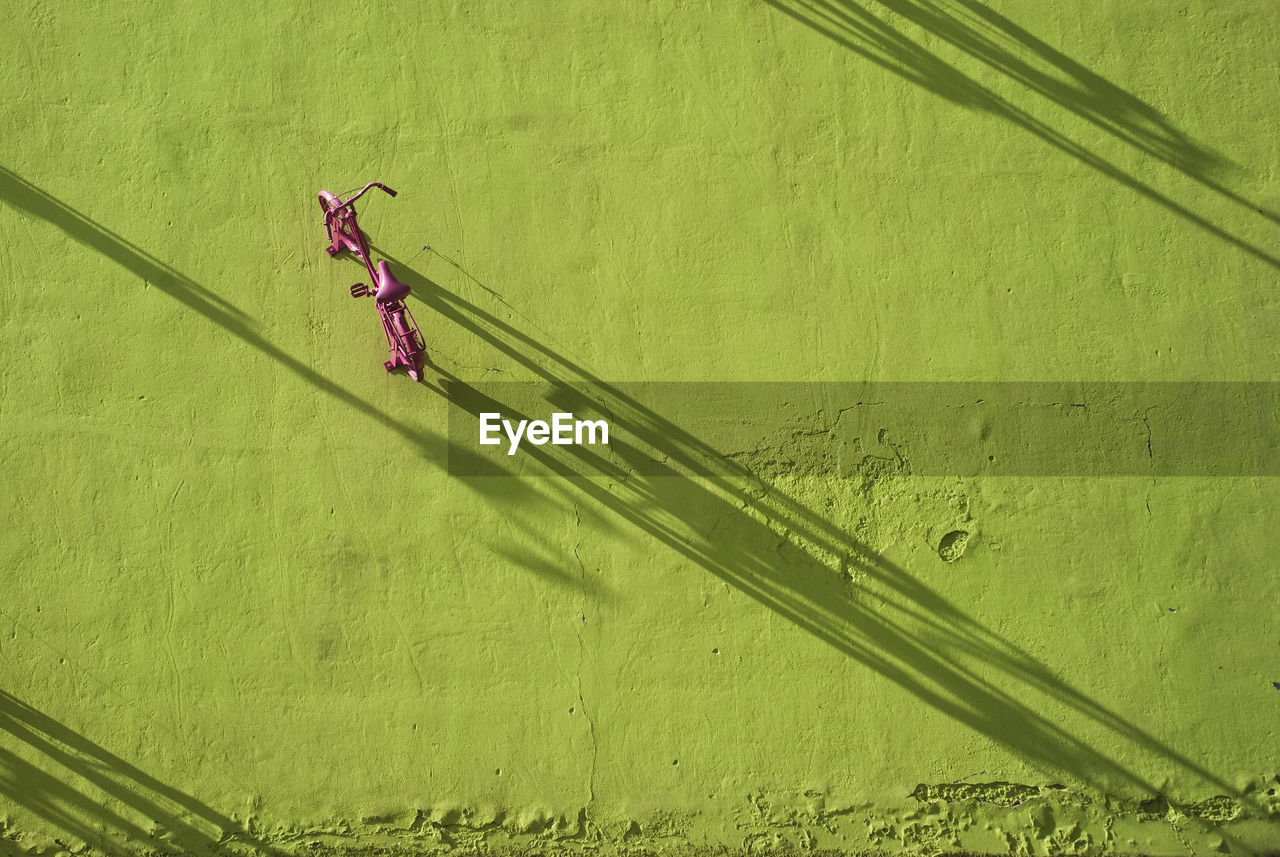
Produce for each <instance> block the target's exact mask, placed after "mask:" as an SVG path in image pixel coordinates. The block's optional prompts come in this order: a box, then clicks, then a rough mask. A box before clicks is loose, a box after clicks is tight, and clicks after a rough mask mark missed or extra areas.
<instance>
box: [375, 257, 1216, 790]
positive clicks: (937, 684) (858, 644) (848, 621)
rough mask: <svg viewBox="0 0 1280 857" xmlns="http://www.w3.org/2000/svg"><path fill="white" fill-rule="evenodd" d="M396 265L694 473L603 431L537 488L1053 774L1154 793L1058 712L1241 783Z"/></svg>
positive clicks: (479, 396) (716, 456) (485, 405)
mask: <svg viewBox="0 0 1280 857" xmlns="http://www.w3.org/2000/svg"><path fill="white" fill-rule="evenodd" d="M392 262H393V264H396V265H397V271H398V272H399V275H400V276H401V277H402V278H403V279H404V280H405V281H406V282H409V283H411V285H412V286H413V288H414V294H416V295H417V296H418V297H419V298H420V299H421V300H423V301H424V302H425V303H426V304H427V305H428V306H430V307H432V308H433V309H435V310H436V311H437V312H438V313H439V314H440V315H441V316H442V317H444V318H445V319H447V320H449V321H451V322H453V323H455V324H457V325H458V326H459V327H460V328H461V329H462V330H464V331H467V332H468V333H470V334H472V335H475V336H477V337H479V338H480V339H482V340H483V341H485V342H487V343H488V344H489V345H490V346H492V347H493V348H494V349H495V350H496V351H497V352H499V353H501V354H504V355H506V356H507V357H508V358H510V359H511V360H512V361H514V362H515V363H516V364H518V365H519V366H521V367H523V368H525V369H527V370H529V371H530V372H531V373H533V374H534V375H535V376H536V377H538V378H541V379H542V380H544V381H546V382H548V383H550V384H552V385H554V386H555V388H556V389H557V391H558V396H559V397H560V398H558V399H557V408H558V409H560V408H563V409H566V410H572V409H573V404H574V402H573V401H572V396H573V395H574V394H575V393H577V394H578V395H580V396H583V397H584V398H585V397H590V401H589V402H584V404H587V405H589V409H591V410H594V411H595V412H598V413H608V414H610V415H611V425H615V426H616V427H617V437H619V438H625V437H629V436H630V437H635V438H636V439H637V440H638V441H639V442H642V443H644V444H645V445H647V446H648V447H650V448H652V449H656V450H658V451H659V453H660V454H661V455H663V456H665V458H666V460H667V461H669V462H670V465H671V471H670V472H671V475H681V476H686V477H688V476H693V477H697V478H694V479H690V478H683V479H667V478H662V477H642V476H640V475H638V474H636V473H635V472H633V471H632V470H631V469H629V468H628V467H627V465H626V462H627V461H628V460H632V459H633V457H635V456H641V455H645V453H643V452H642V451H641V450H639V449H628V448H627V441H625V440H622V441H618V440H613V439H611V441H610V447H609V448H608V449H609V453H608V455H607V457H606V455H604V454H598V453H596V452H594V451H588V448H587V447H578V446H570V447H557V448H555V450H550V448H549V447H530V448H529V449H528V451H527V454H528V455H530V456H532V457H534V458H536V460H537V461H538V463H539V464H541V465H542V466H543V467H545V468H546V469H547V470H548V471H549V472H551V473H553V474H555V475H557V476H559V477H562V478H561V479H559V480H549V481H552V482H557V483H562V484H563V486H564V487H562V488H561V489H560V490H562V491H563V492H564V493H565V496H566V497H573V498H577V497H586V498H588V499H590V500H592V501H594V503H595V504H597V505H598V506H599V507H601V508H602V509H604V510H606V511H608V512H609V513H610V514H612V515H613V516H616V518H617V519H619V520H621V521H623V522H625V523H627V524H629V525H631V526H633V527H635V528H637V529H638V530H640V531H643V532H645V533H647V534H649V535H650V536H652V537H654V538H655V539H657V540H658V541H659V542H661V543H663V544H665V545H667V546H668V547H669V548H671V549H672V550H674V551H676V552H677V553H679V554H680V555H682V556H684V557H685V558H687V559H688V560H689V561H691V562H693V563H695V564H696V565H698V566H700V567H702V568H703V569H705V570H706V571H708V572H710V573H711V574H713V575H715V576H716V577H718V578H719V579H721V580H723V581H724V582H726V583H728V584H730V585H731V586H733V587H735V588H736V589H737V590H739V591H740V592H742V593H744V594H746V595H747V596H749V597H751V598H752V599H754V600H756V601H757V602H759V603H761V604H762V605H764V606H766V607H768V608H769V609H770V610H772V611H774V612H775V613H777V614H778V615H780V616H783V617H785V618H786V619H787V620H789V621H790V622H792V623H794V624H795V625H796V626H797V627H799V628H802V629H804V630H805V631H807V632H809V633H810V634H812V635H813V636H815V637H816V638H818V639H820V640H822V641H824V642H825V643H827V644H829V645H830V646H832V647H833V648H835V649H836V650H838V651H840V652H841V653H843V654H844V655H846V656H848V657H850V658H852V659H854V660H855V661H857V662H859V663H861V664H863V665H865V666H866V667H868V668H870V669H871V670H873V671H874V672H876V673H878V674H879V675H881V676H883V677H884V678H886V679H888V680H890V681H892V682H894V683H895V684H897V685H898V686H899V687H901V688H902V689H904V690H906V691H907V692H909V693H910V694H912V695H913V696H914V697H915V698H916V699H918V700H919V701H920V702H921V703H923V704H925V705H928V706H929V707H931V708H933V709H935V710H937V711H939V712H942V713H944V714H946V715H947V716H949V717H952V718H954V719H955V720H956V721H958V722H960V723H962V724H964V725H965V726H967V727H969V728H971V729H973V730H975V731H976V732H978V733H980V734H982V735H984V736H986V737H987V738H988V739H990V740H992V741H994V742H996V743H998V744H1001V745H1003V746H1005V747H1007V748H1009V749H1010V750H1011V751H1013V752H1014V753H1015V754H1016V755H1018V756H1020V757H1022V758H1023V759H1025V760H1027V761H1028V762H1030V763H1032V764H1033V765H1036V766H1037V767H1040V768H1041V769H1042V770H1045V771H1047V772H1050V771H1051V772H1054V773H1053V775H1054V776H1057V775H1058V774H1063V775H1066V776H1069V777H1072V778H1074V779H1075V780H1076V781H1077V782H1079V783H1081V784H1087V785H1089V786H1091V787H1094V788H1097V789H1100V790H1102V791H1104V792H1109V793H1119V794H1124V793H1131V792H1133V791H1135V790H1136V791H1138V792H1142V793H1158V792H1159V790H1160V789H1159V786H1158V785H1157V784H1156V783H1153V782H1150V781H1149V780H1147V779H1146V778H1145V777H1144V776H1142V775H1141V774H1139V773H1137V772H1136V769H1135V768H1134V767H1133V765H1132V764H1131V763H1127V762H1124V761H1121V760H1119V759H1116V758H1111V757H1109V756H1108V755H1107V754H1105V753H1103V752H1101V751H1099V750H1097V749H1095V748H1094V746H1093V745H1092V743H1091V742H1090V741H1089V740H1086V739H1085V738H1083V737H1081V736H1080V735H1079V734H1075V733H1073V732H1072V731H1070V730H1069V728H1068V727H1067V726H1066V725H1063V723H1062V715H1063V714H1065V713H1068V712H1069V713H1070V714H1071V716H1072V719H1073V720H1074V721H1076V722H1077V723H1079V724H1082V726H1081V727H1080V728H1082V729H1086V730H1087V731H1089V732H1092V733H1096V734H1100V735H1103V734H1105V735H1107V736H1108V740H1109V741H1110V742H1112V743H1113V744H1115V745H1117V746H1119V747H1121V748H1123V749H1124V751H1125V753H1126V756H1127V757H1130V758H1133V759H1135V760H1136V759H1138V758H1144V759H1146V760H1147V761H1150V760H1153V759H1154V760H1156V761H1158V763H1159V764H1161V765H1163V766H1165V767H1166V768H1171V769H1173V770H1176V771H1177V772H1178V773H1179V774H1182V775H1187V776H1192V777H1194V778H1196V780H1197V781H1198V782H1199V783H1200V784H1201V786H1202V787H1211V788H1214V789H1218V790H1220V791H1222V792H1224V793H1232V794H1234V793H1236V792H1237V790H1236V789H1234V788H1233V787H1232V786H1231V785H1230V784H1228V783H1226V782H1225V781H1223V780H1222V778H1220V777H1218V776H1215V775H1214V774H1212V773H1211V772H1210V771H1208V770H1206V769H1205V768H1204V767H1203V766H1201V765H1199V764H1198V763H1196V762H1195V761H1193V760H1192V759H1190V758H1188V757H1187V756H1185V755H1183V754H1181V753H1179V752H1177V751H1175V750H1174V749H1172V748H1170V747H1168V746H1166V745H1165V744H1163V743H1162V742H1161V741H1159V740H1158V739H1157V738H1155V737H1154V736H1152V735H1150V734H1148V733H1147V732H1145V731H1144V730H1142V729H1141V728H1139V727H1138V726H1136V725H1134V724H1132V723H1130V722H1128V721H1127V720H1125V719H1124V718H1122V717H1121V716H1120V715H1118V714H1116V713H1115V712H1113V711H1111V710H1109V709H1107V708H1106V707H1104V706H1103V705H1101V704H1100V703H1098V702H1096V701H1094V700H1092V699H1090V698H1089V697H1088V696H1086V695H1085V694H1084V693H1082V692H1081V691H1079V690H1078V689H1076V688H1074V687H1072V686H1071V685H1069V684H1068V683H1067V682H1066V681H1064V680H1063V679H1062V678H1060V677H1059V676H1057V675H1056V674H1055V673H1054V672H1053V671H1052V670H1050V669H1049V668H1048V667H1046V666H1045V665H1043V664H1041V663H1040V662H1038V661H1037V660H1036V659H1034V658H1033V657H1031V656H1030V655H1029V654H1027V653H1026V652H1025V651H1023V650H1021V649H1020V648H1018V647H1017V646H1015V645H1013V644H1012V643H1010V642H1009V641H1007V640H1005V639H1004V638H1002V637H1001V636H999V635H998V634H996V633H994V632H993V631H991V630H989V629H987V628H984V627H982V626H981V625H980V624H978V623H977V622H976V621H975V620H974V619H972V618H971V617H969V616H968V615H967V614H965V613H963V612H962V611H961V610H960V609H959V608H957V607H956V606H955V605H954V604H952V603H950V602H949V601H947V600H946V599H945V598H943V597H942V596H941V595H940V594H938V593H937V592H935V591H934V590H932V589H930V588H929V587H928V586H926V585H925V584H924V583H922V582H921V581H919V580H918V579H916V578H914V577H913V576H911V575H910V574H908V573H907V572H906V571H905V570H904V569H902V568H900V567H898V566H896V565H894V564H893V563H891V562H889V561H887V560H886V559H884V558H883V557H881V556H879V555H877V554H876V553H875V552H874V551H872V550H871V549H869V548H868V547H867V546H866V545H863V544H861V543H860V542H858V541H856V540H855V539H853V538H851V537H850V536H849V535H847V534H846V533H845V532H843V531H842V530H841V529H840V528H839V527H838V526H836V525H835V524H833V523H832V522H830V521H828V520H827V519H826V518H825V517H823V516H822V515H820V514H818V513H816V512H814V511H812V510H811V509H809V508H808V507H806V506H805V505H804V504H802V503H800V502H799V501H797V500H795V499H794V498H792V497H790V496H788V495H786V494H785V493H783V492H782V491H780V490H778V488H777V487H776V486H769V485H766V484H764V483H763V482H761V481H760V480H759V479H757V478H756V477H755V476H754V474H752V473H751V472H750V471H749V470H748V469H747V468H745V467H742V466H741V465H734V464H733V463H732V462H727V461H726V460H725V457H724V456H723V455H721V454H720V453H718V452H717V451H716V450H714V449H712V448H711V447H709V446H708V445H707V444H705V443H703V442H702V441H700V440H698V439H697V438H696V437H693V436H691V435H689V434H688V433H687V432H685V431H684V430H682V429H681V428H680V427H678V426H676V425H673V424H671V423H670V422H669V421H667V420H665V419H663V418H662V417H661V416H660V415H658V414H656V413H654V412H652V411H651V410H650V409H648V408H647V407H645V406H644V405H643V404H642V403H640V402H637V401H634V400H633V399H631V398H629V397H628V396H627V395H626V394H624V393H622V392H621V391H619V390H617V388H615V387H613V386H611V385H609V384H608V383H607V382H604V381H602V380H601V379H599V378H596V377H594V376H593V375H591V374H590V373H589V372H588V371H587V370H586V369H584V368H583V367H582V366H579V365H577V364H575V363H573V362H572V361H570V360H569V359H567V358H565V357H562V356H560V355H558V354H556V353H555V352H553V351H551V350H550V349H548V348H546V347H545V346H542V345H541V344H539V343H538V342H537V341H536V340H534V339H533V338H532V337H530V336H529V335H528V334H526V333H524V332H522V331H520V330H517V329H516V328H514V327H512V326H511V325H510V324H508V323H507V322H505V321H503V320H501V319H499V318H497V317H496V316H494V315H493V314H491V313H489V312H487V311H485V310H483V309H481V308H480V307H478V306H476V305H475V304H473V303H471V302H470V301H468V300H466V299H465V298H462V297H460V296H459V295H457V294H455V293H453V292H450V291H448V290H446V289H444V288H443V287H441V286H439V285H438V284H436V283H434V282H432V281H431V280H429V279H427V278H426V277H424V276H422V275H420V274H418V273H416V272H415V271H413V270H412V269H409V268H407V267H406V266H405V265H403V264H401V263H399V262H397V261H396V260H394V259H392ZM440 371H441V374H442V375H443V376H444V381H443V382H442V386H441V388H440V391H441V392H443V394H444V395H445V396H447V397H448V398H449V400H450V401H451V402H452V403H453V405H454V406H455V407H458V408H461V409H463V410H464V411H465V412H466V413H469V414H471V415H472V416H474V417H477V418H478V415H479V414H480V413H484V412H499V413H502V414H503V415H504V416H508V415H509V416H510V417H511V418H513V419H519V418H520V417H521V416H522V414H520V413H519V412H518V409H513V408H511V407H509V403H503V402H497V401H494V400H492V399H491V398H490V397H489V396H488V394H487V393H485V392H484V391H483V390H480V389H478V388H475V387H472V386H471V385H469V384H467V383H466V382H465V381H463V380H461V379H459V378H458V377H456V376H454V375H453V374H452V373H449V372H447V371H444V370H440ZM585 390H590V391H591V392H583V391H585ZM451 454H452V453H451ZM601 477H603V478H601ZM513 481H514V480H513ZM569 486H572V489H573V490H572V493H571V492H570V487H569Z"/></svg>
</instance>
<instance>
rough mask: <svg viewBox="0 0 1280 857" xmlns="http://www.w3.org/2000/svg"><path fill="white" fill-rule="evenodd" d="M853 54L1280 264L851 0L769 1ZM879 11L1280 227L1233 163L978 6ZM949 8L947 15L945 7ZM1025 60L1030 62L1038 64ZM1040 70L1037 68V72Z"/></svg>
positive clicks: (911, 2)
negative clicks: (1249, 194) (1234, 177)
mask: <svg viewBox="0 0 1280 857" xmlns="http://www.w3.org/2000/svg"><path fill="white" fill-rule="evenodd" d="M763 2H765V3H767V4H768V5H769V6H771V7H773V8H774V9H776V10H777V11H779V12H781V13H782V14H784V15H786V16H788V17H790V18H792V19H793V20H796V21H798V22H800V23H801V24H803V25H805V26H806V27H809V28H810V29H812V30H814V31H815V32H817V33H819V34H821V35H823V36H825V37H826V38H828V39H830V40H831V41H833V42H835V43H836V44H838V45H841V46H842V47H844V48H846V49H848V50H850V51H851V52H853V53H854V54H856V55H858V56H860V57H862V58H864V59H866V60H869V61H871V62H872V63H874V64H876V65H878V66H879V67H881V68H883V69H886V70H887V71H890V72H892V73H894V74H896V75H898V76H899V77H902V78H904V79H905V80H907V81H908V82H910V83H913V84H915V85H917V86H920V87H922V88H924V89H926V90H928V91H930V92H932V93H934V94H935V95H938V96H940V97H942V98H945V99H947V100H948V101H951V102H954V103H956V104H959V105H961V106H965V107H969V108H971V109H977V110H982V111H984V112H987V113H990V114H991V115H994V116H998V117H1000V118H1001V119H1004V120H1005V121H1008V122H1010V123H1013V124H1015V125H1018V126H1019V127H1021V128H1023V129H1024V130H1026V131H1028V132H1029V133H1031V134H1033V135H1034V136H1036V137H1038V138H1039V139H1040V140H1042V141H1043V142H1045V143H1047V144H1048V145H1050V146H1052V147H1053V148H1055V149H1057V150H1058V151H1060V152H1062V153H1064V154H1067V155H1069V156H1071V157H1073V158H1075V159H1076V160H1078V161H1080V162H1081V163H1083V164H1085V165H1086V166H1089V167H1091V168H1092V169H1094V170H1096V171H1097V172H1099V173H1101V174H1102V175H1104V176H1107V177H1108V178H1111V179H1113V180H1115V181H1117V182H1119V183H1120V184H1122V185H1124V186H1125V187H1127V188H1129V189H1130V190H1133V191H1135V192H1136V193H1138V194H1139V195H1141V196H1143V197H1146V198H1147V199H1148V200H1150V201H1152V202H1154V203H1157V204H1158V205H1161V206H1162V207H1164V208H1165V209H1166V210H1168V211H1170V212H1171V213H1173V214H1175V215H1177V216H1179V217H1181V218H1182V219H1184V220H1186V221H1188V222H1189V223H1192V224H1194V225H1196V226H1197V227H1199V228H1201V229H1203V230H1205V231H1207V232H1208V233H1210V234H1211V235H1214V236H1215V237H1217V238H1219V239H1222V240H1224V241H1226V242H1228V243H1230V244H1232V245H1234V246H1235V247H1237V248H1238V249H1240V250H1243V251H1245V252H1246V253H1248V254H1250V255H1252V256H1254V257H1255V258H1257V259H1260V260H1261V261H1263V262H1266V263H1267V264H1269V265H1271V266H1273V267H1280V257H1277V256H1275V255H1274V254H1273V253H1272V252H1270V251H1268V250H1266V249H1263V248H1261V247H1259V246H1257V245H1256V244H1253V243H1251V242H1250V241H1248V240H1246V239H1244V238H1242V237H1240V236H1239V235H1236V234H1234V233H1232V232H1231V231H1229V230H1227V229H1225V228H1223V227H1221V226H1218V225H1217V224H1215V223H1213V222H1211V221H1210V220H1208V219H1207V218H1206V217H1204V216H1202V215H1200V214H1197V213H1196V212H1194V211H1192V210H1191V209H1189V208H1187V207H1186V206H1185V205H1183V204H1181V203H1179V202H1177V201H1176V200H1174V199H1173V198H1172V197H1170V196H1168V195H1167V194H1164V193H1161V192H1160V191H1158V190H1156V189H1155V188H1154V187H1153V186H1151V185H1150V184H1147V183H1145V182H1143V181H1142V180H1140V179H1139V178H1137V177H1136V176H1134V175H1132V174H1131V173H1129V172H1126V171H1125V170H1123V169H1121V168H1120V167H1118V166H1116V165H1115V164H1113V163H1112V162H1111V161H1109V160H1107V159H1105V158H1104V157H1102V156H1101V155H1099V154H1097V153H1096V152H1095V151H1093V150H1092V149H1090V148H1089V147H1087V146H1086V145H1085V144H1084V143H1082V142H1080V141H1078V140H1075V139H1072V138H1071V137H1069V136H1068V135H1067V134H1064V133H1063V132H1061V131H1059V130H1057V129H1056V128H1054V127H1053V126H1051V125H1049V124H1048V123H1047V122H1044V121H1042V120H1040V119H1037V118H1035V117H1034V116H1032V115H1031V114H1030V113H1029V112H1027V111H1026V110H1024V109H1022V108H1020V107H1018V106H1016V105H1014V104H1013V103H1012V102H1010V101H1009V100H1007V99H1005V98H1003V97H1001V96H1000V95H998V94H997V93H996V92H995V91H994V90H992V89H990V88H988V87H987V86H984V85H983V84H981V83H979V82H978V81H977V80H975V79H974V78H973V77H970V76H969V75H967V74H965V73H964V72H963V71H961V70H960V69H959V68H957V67H956V66H955V65H953V64H951V63H950V62H948V61H946V60H944V59H942V58H941V57H939V56H938V55H937V54H935V53H932V52H931V51H929V50H927V49H925V48H924V47H922V46H921V45H920V44H919V43H918V42H916V41H915V40H913V39H912V38H910V37H909V36H908V35H906V34H905V33H904V32H903V31H902V30H900V29H899V28H897V27H895V26H894V25H892V24H890V23H889V22H888V21H886V20H884V19H882V18H880V17H879V16H877V15H875V14H872V12H871V11H870V10H869V9H868V8H867V7H866V6H864V5H861V4H859V3H857V2H853V0H763ZM875 2H876V3H878V4H879V5H880V6H882V7H883V8H885V9H887V10H889V11H890V12H892V13H893V14H895V15H897V16H899V17H901V18H903V19H905V20H906V21H909V22H911V23H913V24H915V25H917V26H919V27H920V28H922V29H923V30H925V31H926V32H928V33H929V34H931V35H932V36H934V37H936V38H938V39H940V40H942V41H944V42H946V43H948V44H950V45H952V46H953V47H955V48H957V49H959V50H961V51H963V52H964V53H965V54H967V55H968V56H970V57H972V58H973V59H975V60H977V61H979V62H981V63H982V64H984V65H986V66H987V67H989V68H992V69H994V70H996V71H998V72H999V73H1001V74H1002V75H1004V76H1005V77H1007V78H1009V79H1010V80H1013V81H1015V82H1016V83H1018V84H1019V85H1021V86H1023V87H1025V88H1026V89H1027V90H1029V91H1030V92H1032V93H1034V94H1036V95H1038V96H1040V97H1041V98H1043V99H1045V100H1047V101H1048V102H1050V103H1052V104H1055V105H1057V106H1058V107H1061V108H1063V109H1065V110H1066V111H1068V112H1069V113H1071V114H1072V115H1074V116H1076V117H1078V118H1080V119H1083V120H1085V121H1087V122H1089V123H1090V124H1092V125H1094V126H1095V127H1097V128H1099V129H1101V130H1103V131H1105V132H1107V133H1108V134H1110V135H1112V136H1113V137H1115V138H1116V139H1118V140H1120V141H1121V142H1123V143H1124V144H1126V145H1128V146H1131V147H1132V148H1134V149H1136V150H1137V151H1139V152H1141V153H1143V154H1145V155H1147V156H1150V157H1152V158H1155V159H1157V160H1159V161H1160V162H1161V163H1164V164H1166V165H1168V166H1169V167H1171V168H1173V169H1175V170H1177V171H1178V172H1180V173H1181V174H1183V175H1185V176H1187V177H1188V178H1190V179H1192V180H1194V181H1196V182H1197V183H1199V184H1200V185H1202V186H1204V187H1206V188H1208V189H1209V190H1211V191H1213V192H1214V193H1216V194H1219V195H1220V196H1222V197H1224V198H1226V199H1229V200H1231V201H1232V202H1233V203H1236V204H1238V205H1240V206H1243V207H1244V208H1247V209H1248V210H1249V211H1251V212H1254V213H1257V214H1261V215H1262V216H1263V217H1264V218H1266V219H1267V220H1269V221H1271V222H1273V223H1280V213H1277V212H1273V211H1268V210H1265V209H1263V208H1262V207H1261V206H1259V205H1258V204H1257V203H1255V202H1254V201H1252V200H1250V199H1248V198H1246V197H1244V196H1243V195H1241V194H1239V193H1237V192H1235V191H1233V190H1231V189H1230V188H1228V187H1227V186H1226V185H1225V184H1223V183H1222V182H1221V181H1220V180H1219V179H1218V178H1216V175H1217V174H1218V173H1220V172H1223V171H1225V170H1227V169H1228V168H1230V167H1232V166H1233V165H1232V164H1231V162H1230V161H1229V160H1228V159H1227V158H1225V157H1224V156H1223V155H1222V154H1220V153H1218V152H1216V151H1214V150H1213V149H1211V148H1209V147H1207V146H1205V145H1202V144H1200V143H1198V142H1196V141H1195V140H1194V139H1192V138H1191V137H1190V136H1189V135H1187V134H1185V133H1184V132H1182V131H1180V130H1179V129H1178V128H1176V127H1175V126H1174V125H1173V124H1172V123H1171V122H1170V121H1169V120H1168V118H1167V117H1166V116H1164V115H1163V114H1162V113H1160V112H1159V111H1158V110H1156V109H1155V108H1154V107H1152V106H1151V105H1149V104H1147V103H1146V102H1144V101H1142V100H1141V99H1139V98H1137V97H1136V96H1134V95H1132V94H1130V93H1129V92H1127V91H1125V90H1123V89H1121V88H1120V87H1118V86H1116V85H1115V84H1112V83H1110V82H1109V81H1107V80H1106V79H1105V78H1103V77H1102V76H1101V75H1098V74H1096V73H1095V72H1093V71H1091V70H1089V69H1088V68H1086V67H1085V66H1083V65H1081V64H1080V63H1078V62H1076V61H1074V60H1072V59H1070V58H1069V57H1067V56H1066V55H1065V54H1063V53H1061V52H1060V51H1058V50H1056V49H1054V48H1052V47H1051V46H1049V45H1048V44H1047V43H1045V42H1043V41H1041V40H1040V39H1037V38H1036V37H1035V36H1033V35H1031V33H1029V32H1028V31H1026V30H1025V29H1023V28H1021V27H1019V26H1018V25H1016V24H1014V23H1013V22H1012V21H1010V20H1009V19H1007V18H1005V17H1003V16H1001V15H999V14H998V13H996V12H994V11H992V10H991V9H989V8H988V7H986V6H984V5H982V4H981V3H979V2H977V0H942V2H925V0H875ZM946 7H950V9H948V8H946ZM1028 57H1033V58H1034V62H1033V61H1032V59H1029V58H1028ZM1036 63H1038V64H1039V65H1040V67H1037V65H1036ZM1046 69H1048V71H1046Z"/></svg>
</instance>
